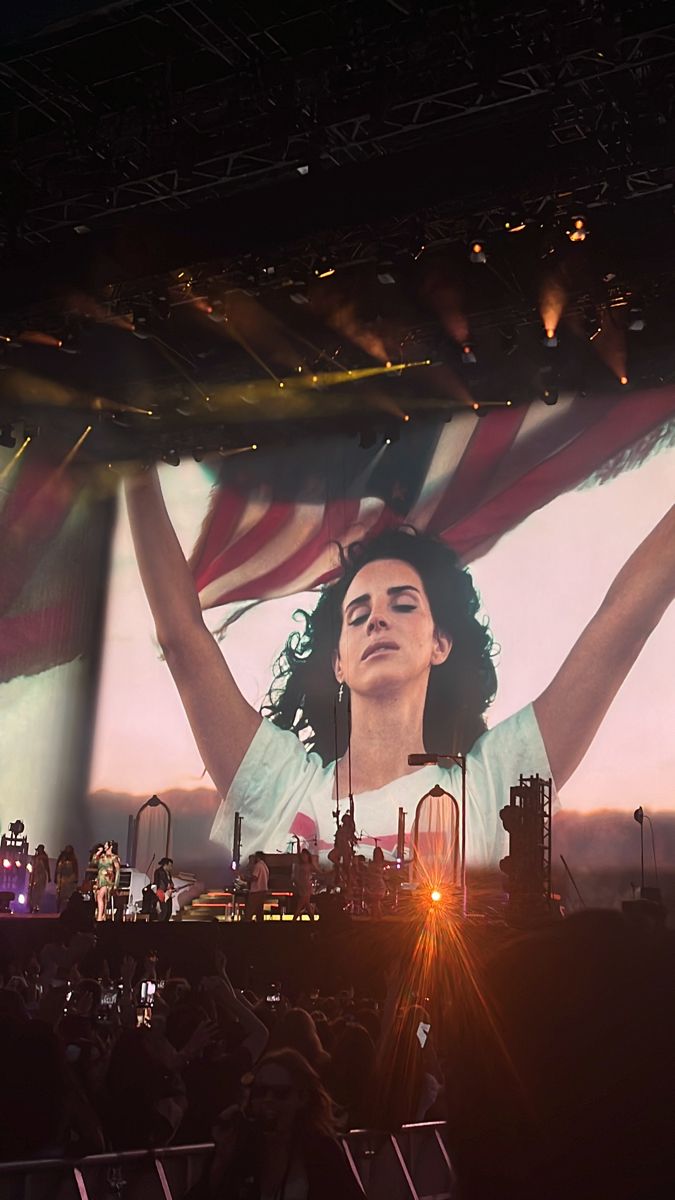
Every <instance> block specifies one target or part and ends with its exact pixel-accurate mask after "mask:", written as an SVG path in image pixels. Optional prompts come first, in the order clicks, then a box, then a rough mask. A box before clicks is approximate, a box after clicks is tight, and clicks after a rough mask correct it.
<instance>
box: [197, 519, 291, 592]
mask: <svg viewBox="0 0 675 1200" xmlns="http://www.w3.org/2000/svg"><path fill="white" fill-rule="evenodd" d="M294 512H295V505H294V504H288V503H286V502H284V503H283V504H280V503H278V502H276V503H272V505H271V506H270V508H268V510H267V512H266V513H265V515H264V516H263V517H261V519H260V520H259V521H258V522H257V523H256V524H255V525H254V526H253V529H249V530H248V533H245V534H244V535H243V537H240V538H238V540H237V541H236V542H234V544H233V545H231V546H226V547H225V548H224V550H223V552H222V554H221V555H220V557H219V558H218V559H217V560H216V561H214V562H210V563H208V564H207V565H206V567H205V569H204V572H203V574H202V575H201V576H200V577H199V579H198V580H197V589H198V591H200V592H201V591H202V590H203V589H204V588H205V587H206V586H207V585H208V584H209V583H213V581H214V580H216V579H220V578H221V577H222V576H223V575H229V573H230V572H231V571H234V570H235V569H236V568H237V567H239V566H241V564H242V563H245V562H247V561H248V559H249V558H253V556H254V555H255V554H257V553H258V551H259V550H261V549H262V547H263V546H265V545H267V544H268V543H269V542H271V541H272V540H273V539H274V537H276V535H277V534H278V533H280V531H281V530H282V529H283V528H284V526H285V525H287V524H288V522H289V521H290V520H291V519H292V516H293V513H294ZM219 603H224V601H222V600H219Z"/></svg>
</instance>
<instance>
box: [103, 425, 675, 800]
mask: <svg viewBox="0 0 675 1200" xmlns="http://www.w3.org/2000/svg"><path fill="white" fill-rule="evenodd" d="M162 484H163V487H164V489H165V495H166V498H167V504H168V507H169V511H170V513H171V516H172V519H173V521H174V523H175V526H176V529H177V532H178V535H179V537H180V539H181V543H182V545H183V547H184V549H185V550H186V551H188V552H189V551H190V550H191V549H192V545H193V543H194V540H195V536H196V532H197V530H198V528H199V525H200V522H201V519H202V517H203V515H204V512H205V509H206V505H207V499H208V492H209V487H210V481H209V478H208V477H207V475H206V473H205V472H204V471H203V469H201V468H200V467H198V466H197V465H196V464H194V463H190V462H184V463H183V464H181V466H180V468H178V469H175V468H174V469H172V468H166V469H165V470H164V471H163V473H162ZM674 498H675V449H670V450H665V451H663V452H662V453H661V454H659V455H658V456H656V457H655V458H653V459H652V460H651V461H649V462H647V463H646V464H645V465H644V466H643V467H641V468H640V469H639V470H635V471H631V472H627V473H626V474H624V475H621V476H619V477H618V478H617V479H615V480H613V481H611V482H610V483H607V484H604V485H602V486H601V487H592V488H590V487H589V488H587V489H582V490H580V491H578V492H573V493H570V494H569V495H565V496H561V497H559V498H558V499H556V500H554V501H553V502H552V503H551V504H549V505H547V506H546V507H545V508H544V509H542V510H541V511H540V512H538V513H535V514H534V515H533V516H531V517H530V518H528V520H527V521H525V522H524V523H523V525H521V526H520V527H519V528H518V529H516V530H514V531H513V532H512V533H509V534H507V535H506V536H505V537H504V538H502V540H501V541H500V542H499V543H498V544H497V545H496V546H495V547H494V548H493V549H492V550H491V551H490V553H489V554H487V555H486V556H485V557H484V558H482V559H479V560H478V561H476V562H475V563H474V564H472V572H473V576H474V579H475V582H476V584H477V587H478V589H479V591H480V593H481V595H482V598H483V604H484V609H485V612H486V613H487V614H488V615H489V618H490V623H491V625H492V629H493V632H494V634H495V639H496V641H497V642H498V643H499V646H500V653H499V657H498V660H497V668H498V676H499V692H498V696H497V700H496V702H495V704H494V706H493V708H492V709H491V710H490V713H489V721H490V724H491V725H494V724H496V723H497V721H499V720H501V719H502V718H503V717H506V716H508V715H509V714H510V713H512V712H514V711H516V710H517V709H518V708H520V707H521V706H522V705H523V704H525V703H527V702H528V701H529V700H532V699H533V698H534V697H535V696H536V695H538V693H539V692H541V691H542V689H543V688H544V687H545V686H546V685H547V684H548V683H549V682H550V680H551V678H552V676H553V675H554V673H555V671H556V670H557V668H558V667H559V666H560V664H561V663H562V661H563V659H564V657H565V655H566V654H567V652H568V651H569V649H570V648H571V646H572V645H573V643H574V641H575V640H576V638H577V637H578V635H579V633H580V632H581V630H582V629H583V627H584V626H585V625H586V623H587V621H588V620H589V619H590V617H591V616H592V614H593V612H594V611H595V609H596V608H597V606H598V605H599V604H600V602H601V600H602V598H603V596H604V594H605V592H606V591H607V588H608V587H609V584H610V583H611V581H612V579H613V578H614V576H615V575H616V574H617V572H618V571H619V569H620V568H621V566H622V565H623V563H624V562H625V561H626V559H627V558H628V556H629V554H630V553H631V551H632V550H633V549H634V548H635V547H636V546H637V545H638V544H639V542H640V541H641V540H642V538H643V537H644V536H645V535H646V534H647V533H648V532H649V530H650V529H651V528H652V527H653V526H654V525H655V524H656V522H657V521H658V520H659V518H660V517H661V516H662V515H663V514H664V513H665V512H666V510H667V509H668V508H669V506H670V504H671V503H672V502H673V499H674ZM314 602H315V597H314V596H313V595H312V594H306V595H304V596H294V597H287V598H283V599H280V600H274V601H268V602H267V603H266V604H263V605H261V606H260V607H259V608H257V609H255V610H253V611H252V612H250V613H248V614H247V615H245V616H244V617H242V618H241V619H240V620H239V621H238V622H237V623H236V624H235V625H234V626H233V627H232V628H231V630H230V631H229V632H228V635H227V638H226V640H225V642H224V643H223V645H224V648H225V652H226V656H227V659H228V662H229V664H230V667H231V669H232V671H233V673H234V676H235V678H236V680H237V682H238V684H239V687H240V688H241V690H242V692H243V693H244V695H245V696H246V697H247V699H248V700H249V701H250V702H251V703H253V704H255V705H256V706H257V705H258V704H259V703H260V700H261V698H262V696H263V695H264V694H265V692H266V690H267V687H268V684H269V681H270V677H271V665H272V662H273V660H274V658H275V657H276V654H277V653H278V651H279V649H280V648H281V646H282V644H283V642H284V640H285V637H286V636H287V634H288V633H289V631H290V630H291V628H292V627H293V626H292V613H293V611H294V609H296V608H297V607H303V606H305V607H312V605H313V603H314ZM225 611H226V610H223V609H221V610H215V611H213V612H210V613H208V614H207V621H208V623H209V625H210V626H211V627H212V628H213V627H216V626H218V625H219V624H220V623H221V622H222V619H223V615H224V613H225ZM674 660H675V605H672V606H671V608H670V609H669V611H668V613H667V614H666V616H665V617H664V619H663V621H662V622H661V624H660V626H659V628H658V629H657V631H656V632H655V634H654V635H653V636H652V638H651V639H650V641H649V642H648V643H647V646H646V647H645V649H644V650H643V651H642V654H641V656H640V659H639V660H638V662H637V664H636V666H635V667H634V668H633V670H632V672H631V673H630V675H629V677H628V679H627V680H626V682H625V684H624V686H623V688H622V689H621V692H620V693H619V695H618V697H617V698H616V700H615V701H614V704H613V706H612V708H611V710H610V712H609V714H608V716H607V718H606V719H605V722H604V724H603V726H602V728H601V730H600V732H599V733H598V735H597V737H596V739H595V742H594V744H593V746H592V747H591V750H590V751H589V753H588V754H587V756H586V758H585V760H584V762H583V763H582V765H581V767H580V768H579V769H578V771H577V772H576V774H575V775H574V776H573V778H572V779H571V780H570V781H569V783H568V784H567V785H566V787H565V789H564V791H563V792H562V794H561V801H562V803H563V805H564V806H565V807H566V808H575V809H580V810H584V811H589V810H592V809H594V808H602V807H616V808H621V809H626V810H628V809H632V808H634V807H636V805H637V804H638V803H644V804H646V805H648V806H649V807H650V808H652V809H658V808H675V793H674V784H673V779H674V778H675V744H674V741H673V736H672V721H673V713H674V712H675V672H674V671H673V664H674ZM223 736H224V737H226V736H227V721H226V715H225V714H224V715H223ZM202 771H203V767H202V764H201V760H200V758H199V755H198V753H197V750H196V747H195V745H194V741H193V738H192V734H191V731H190V728H189V726H188V723H187V720H186V718H185V715H184V713H183V709H182V706H181V703H180V701H179V699H178V694H177V692H176V690H175V688H174V685H173V682H172V680H171V677H170V675H169V672H168V669H167V667H166V666H165V664H164V663H163V662H161V660H160V658H159V653H158V650H157V646H156V643H155V641H154V636H153V627H152V621H151V618H150V613H149V609H148V606H147V603H146V600H145V597H144V595H143V591H142V588H141V584H140V580H139V577H138V571H137V568H136V563H135V559H134V554H133V547H132V544H131V536H130V532H129V527H128V522H127V518H126V511H125V510H124V508H122V509H121V514H120V520H119V522H118V528H117V531H116V535H115V544H114V554H113V571H112V578H111V584H110V597H109V604H108V617H107V628H106V634H105V650H104V659H103V670H102V676H101V686H100V695H99V708H98V719H97V726H96V740H95V747H94V757H93V766H92V773H91V790H92V791H96V790H97V789H99V788H105V789H109V790H114V791H120V792H131V793H135V794H138V795H143V794H147V795H149V794H151V793H152V792H155V791H156V792H159V793H160V794H161V792H162V791H163V790H167V789H169V788H188V789H190V788H193V787H199V786H204V782H205V780H204V779H203V777H202Z"/></svg>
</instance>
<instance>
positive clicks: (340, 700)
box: [338, 683, 345, 704]
mask: <svg viewBox="0 0 675 1200" xmlns="http://www.w3.org/2000/svg"><path fill="white" fill-rule="evenodd" d="M344 691H345V685H344V683H341V684H340V686H339V688H338V704H342V697H343V695H344Z"/></svg>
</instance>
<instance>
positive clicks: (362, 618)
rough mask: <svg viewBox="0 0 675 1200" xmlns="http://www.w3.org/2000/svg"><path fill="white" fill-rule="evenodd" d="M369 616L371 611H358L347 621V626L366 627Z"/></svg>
mask: <svg viewBox="0 0 675 1200" xmlns="http://www.w3.org/2000/svg"><path fill="white" fill-rule="evenodd" d="M369 616H370V611H369V610H368V609H356V612H355V613H352V615H351V617H350V618H349V620H348V621H347V624H348V625H349V626H350V628H351V627H352V626H353V625H364V624H365V622H366V621H367V620H368V617H369Z"/></svg>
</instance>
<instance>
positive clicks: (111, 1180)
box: [0, 1121, 456, 1200]
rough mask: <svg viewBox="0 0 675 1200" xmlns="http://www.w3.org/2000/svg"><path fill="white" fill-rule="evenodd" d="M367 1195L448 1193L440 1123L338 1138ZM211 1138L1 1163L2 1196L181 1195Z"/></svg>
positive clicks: (121, 1199) (143, 1199) (154, 1199)
mask: <svg viewBox="0 0 675 1200" xmlns="http://www.w3.org/2000/svg"><path fill="white" fill-rule="evenodd" d="M342 1146H343V1149H344V1152H345V1155H346V1157H347V1160H348V1162H349V1164H350V1166H351V1168H352V1170H353V1171H354V1174H355V1175H356V1177H357V1178H358V1179H359V1180H360V1182H361V1184H362V1186H363V1188H364V1191H365V1194H366V1196H367V1197H368V1200H452V1198H453V1197H454V1196H455V1194H456V1190H455V1187H454V1177H453V1171H452V1166H451V1163H450V1159H449V1156H448V1153H447V1149H446V1146H445V1125H444V1124H443V1122H440V1121H431V1122H427V1123H425V1124H421V1125H405V1126H404V1127H403V1128H402V1129H401V1130H399V1131H398V1132H397V1133H396V1134H392V1133H381V1132H375V1131H373V1130H355V1131H354V1132H352V1133H349V1134H348V1135H347V1136H346V1137H344V1138H343V1139H342ZM211 1150H212V1146H211V1145H203V1146H170V1147H168V1148H165V1149H161V1150H157V1151H147V1150H131V1151H125V1152H124V1153H121V1154H97V1155H93V1156H91V1157H89V1158H83V1159H79V1160H78V1161H64V1160H60V1159H44V1160H40V1161H36V1160H32V1161H30V1162H16V1163H0V1200H184V1197H185V1196H186V1195H188V1193H189V1192H190V1190H191V1188H192V1187H194V1185H195V1184H196V1183H197V1181H198V1180H199V1178H200V1176H201V1174H202V1171H203V1169H204V1166H205V1163H206V1160H207V1158H208V1155H209V1154H210V1152H211Z"/></svg>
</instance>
